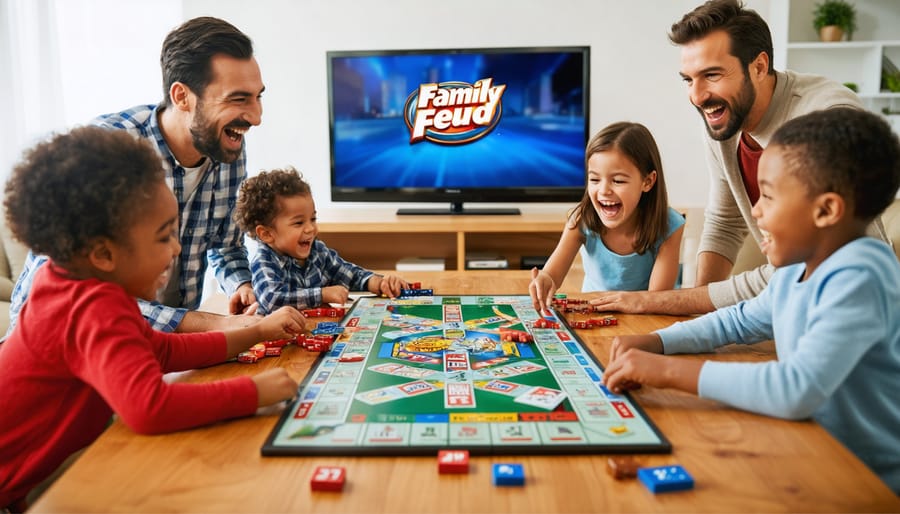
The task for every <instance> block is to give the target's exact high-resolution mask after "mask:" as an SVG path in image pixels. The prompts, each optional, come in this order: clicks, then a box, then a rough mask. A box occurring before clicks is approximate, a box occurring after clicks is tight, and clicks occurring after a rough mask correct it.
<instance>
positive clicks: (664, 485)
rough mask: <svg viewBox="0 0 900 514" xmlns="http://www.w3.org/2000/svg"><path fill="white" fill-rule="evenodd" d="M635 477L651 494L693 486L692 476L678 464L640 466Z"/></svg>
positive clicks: (681, 489) (691, 487) (682, 489)
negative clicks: (650, 466) (653, 466)
mask: <svg viewBox="0 0 900 514" xmlns="http://www.w3.org/2000/svg"><path fill="white" fill-rule="evenodd" d="M637 477H638V479H639V480H640V481H641V482H643V483H644V485H645V486H647V489H649V490H650V492H651V493H653V494H656V493H667V492H670V491H684V490H686V489H693V488H694V479H693V477H691V475H690V474H688V472H687V470H685V469H684V468H683V467H681V466H679V465H672V466H658V467H655V468H640V469H638V471H637Z"/></svg>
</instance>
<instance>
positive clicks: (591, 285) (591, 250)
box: [581, 207, 684, 292]
mask: <svg viewBox="0 0 900 514" xmlns="http://www.w3.org/2000/svg"><path fill="white" fill-rule="evenodd" d="M682 225H684V216H682V215H681V214H680V213H679V212H678V211H676V210H675V209H673V208H671V207H669V232H668V233H667V234H666V235H665V237H661V238H660V239H659V240H658V241H656V242H655V243H653V246H652V247H651V248H650V250H648V251H646V252H644V254H643V255H639V254H637V253H630V254H628V255H619V254H617V253H614V252H612V251H610V250H609V248H607V247H606V245H604V244H603V240H602V239H600V234H597V233H596V232H593V231H592V230H590V229H587V228H584V227H582V228H581V233H582V234H583V235H584V246H582V247H581V262H582V264H583V265H584V283H583V285H582V286H581V290H582V291H584V292H588V291H646V290H647V289H648V288H649V287H650V273H651V272H652V271H653V264H654V263H655V262H656V256H657V254H659V247H660V246H662V244H663V243H664V242H666V240H667V239H669V237H671V236H672V233H673V232H675V231H676V230H678V229H679V228H681V226H682Z"/></svg>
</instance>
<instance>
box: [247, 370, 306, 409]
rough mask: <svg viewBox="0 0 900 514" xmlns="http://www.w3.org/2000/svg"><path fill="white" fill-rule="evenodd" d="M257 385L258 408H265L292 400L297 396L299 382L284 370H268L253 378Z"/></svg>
mask: <svg viewBox="0 0 900 514" xmlns="http://www.w3.org/2000/svg"><path fill="white" fill-rule="evenodd" d="M253 383H254V384H256V398H257V406H259V407H265V406H266V405H272V404H274V403H278V402H280V401H282V400H290V399H291V398H293V397H294V395H295V394H297V382H295V381H294V379H293V378H291V376H290V375H288V372H287V371H286V370H285V369H284V368H275V369H267V370H266V371H263V372H262V373H258V374H256V375H254V376H253Z"/></svg>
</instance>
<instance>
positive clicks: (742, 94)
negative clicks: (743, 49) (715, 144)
mask: <svg viewBox="0 0 900 514" xmlns="http://www.w3.org/2000/svg"><path fill="white" fill-rule="evenodd" d="M754 102H756V89H754V88H753V84H752V83H751V82H750V77H748V76H747V74H746V73H744V83H743V85H742V86H741V90H740V91H738V95H737V97H736V98H735V99H734V104H733V105H732V104H729V103H728V102H726V101H724V100H709V101H706V102H704V103H703V105H701V106H698V107H697V111H698V112H700V116H702V117H703V122H704V123H705V124H706V132H707V133H709V137H711V138H712V139H714V140H716V141H725V140H728V139H731V138H732V137H733V136H734V135H735V134H737V132H738V130H740V129H741V125H743V124H744V120H746V119H747V115H748V114H750V109H751V108H753V103H754ZM717 105H725V108H726V110H727V111H728V112H729V114H730V116H729V117H728V123H726V124H725V126H724V127H723V128H721V129H718V130H713V128H712V127H710V126H709V120H707V119H706V114H705V113H704V112H703V109H705V108H708V107H713V106H717Z"/></svg>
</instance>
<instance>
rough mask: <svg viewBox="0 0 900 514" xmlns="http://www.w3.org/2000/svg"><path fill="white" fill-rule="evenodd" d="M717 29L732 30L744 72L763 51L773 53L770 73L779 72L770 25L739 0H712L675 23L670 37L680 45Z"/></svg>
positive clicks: (734, 49)
mask: <svg viewBox="0 0 900 514" xmlns="http://www.w3.org/2000/svg"><path fill="white" fill-rule="evenodd" d="M716 30H724V31H725V32H726V33H727V34H728V37H729V38H730V39H731V55H733V56H735V57H737V58H738V60H739V61H740V62H741V66H742V67H743V69H744V70H745V71H744V73H746V69H747V66H749V65H750V63H751V62H753V60H754V59H756V57H757V56H758V55H759V54H760V53H762V52H765V53H766V55H768V56H769V69H768V74H769V75H773V74H774V73H775V69H774V68H773V67H772V54H773V50H772V33H771V32H770V31H769V25H768V24H767V23H766V20H764V19H762V17H761V16H760V15H759V14H758V13H757V12H756V11H754V10H752V9H745V8H744V4H743V2H740V1H739V0H709V1H708V2H706V3H705V4H703V5H701V6H699V7H697V8H696V9H694V10H693V11H691V12H689V13H687V14H685V15H684V17H682V18H681V20H680V21H678V22H676V23H673V24H672V29H671V31H670V32H669V40H670V41H671V42H673V43H675V44H676V45H685V44H687V43H690V42H692V41H696V40H698V39H701V38H704V37H706V36H707V35H709V34H710V33H711V32H714V31H716Z"/></svg>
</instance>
